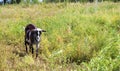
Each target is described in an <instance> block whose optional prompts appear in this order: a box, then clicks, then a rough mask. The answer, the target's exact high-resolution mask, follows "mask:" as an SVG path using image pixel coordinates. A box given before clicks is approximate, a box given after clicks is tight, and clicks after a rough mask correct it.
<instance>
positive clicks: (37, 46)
mask: <svg viewBox="0 0 120 71" xmlns="http://www.w3.org/2000/svg"><path fill="white" fill-rule="evenodd" d="M38 49H39V43H37V44H36V58H37V57H38Z"/></svg>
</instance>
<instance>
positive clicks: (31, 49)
mask: <svg viewBox="0 0 120 71" xmlns="http://www.w3.org/2000/svg"><path fill="white" fill-rule="evenodd" d="M30 51H32V54H34V48H33V45H32V44H30Z"/></svg>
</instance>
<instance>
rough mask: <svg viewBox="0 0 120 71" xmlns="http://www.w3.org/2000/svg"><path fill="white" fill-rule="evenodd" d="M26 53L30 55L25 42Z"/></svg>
mask: <svg viewBox="0 0 120 71" xmlns="http://www.w3.org/2000/svg"><path fill="white" fill-rule="evenodd" d="M25 47H26V53H28V48H27V43H26V42H25Z"/></svg>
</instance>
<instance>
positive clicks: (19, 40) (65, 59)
mask: <svg viewBox="0 0 120 71" xmlns="http://www.w3.org/2000/svg"><path fill="white" fill-rule="evenodd" d="M119 4H120V3H111V2H104V3H98V6H97V7H96V6H95V4H94V3H85V4H81V3H68V4H64V3H57V4H54V3H52V4H32V5H29V4H27V5H25V4H20V5H5V6H0V7H1V8H0V54H1V55H0V70H5V71H6V70H9V71H16V70H18V71H34V70H35V71H70V70H71V71H74V70H76V71H119V70H120V56H119V55H120V44H119V42H120V7H119ZM28 23H34V24H35V25H36V26H37V27H40V28H42V29H45V30H46V31H47V32H46V33H43V34H42V40H41V43H40V49H39V51H40V52H39V57H38V59H35V54H34V55H33V56H32V54H31V53H29V54H26V53H25V46H24V29H23V27H25V26H26V25H27V24H28Z"/></svg>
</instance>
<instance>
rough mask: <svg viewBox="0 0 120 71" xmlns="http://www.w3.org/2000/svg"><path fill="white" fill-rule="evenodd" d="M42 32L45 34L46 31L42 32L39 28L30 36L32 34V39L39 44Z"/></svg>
mask: <svg viewBox="0 0 120 71" xmlns="http://www.w3.org/2000/svg"><path fill="white" fill-rule="evenodd" d="M42 32H46V31H45V30H43V29H40V28H36V29H33V30H32V32H31V34H33V37H34V39H35V40H36V41H37V42H39V41H40V36H41V34H42Z"/></svg>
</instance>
